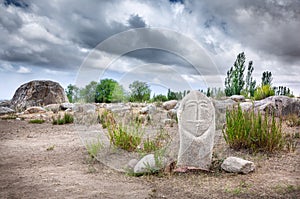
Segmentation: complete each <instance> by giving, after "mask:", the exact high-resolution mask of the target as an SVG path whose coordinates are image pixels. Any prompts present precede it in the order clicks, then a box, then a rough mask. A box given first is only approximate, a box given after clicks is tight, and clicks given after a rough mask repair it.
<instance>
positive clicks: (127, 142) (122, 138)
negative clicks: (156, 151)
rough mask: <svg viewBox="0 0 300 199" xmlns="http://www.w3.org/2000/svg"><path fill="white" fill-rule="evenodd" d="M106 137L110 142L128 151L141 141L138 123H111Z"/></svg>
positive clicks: (134, 148)
mask: <svg viewBox="0 0 300 199" xmlns="http://www.w3.org/2000/svg"><path fill="white" fill-rule="evenodd" d="M108 137H109V141H110V143H111V144H113V145H114V146H116V147H117V148H120V149H124V150H126V151H129V152H132V151H135V150H136V149H137V147H138V146H139V144H140V143H141V141H142V133H141V129H140V125H129V126H125V125H122V124H117V125H111V126H110V127H109V128H108Z"/></svg>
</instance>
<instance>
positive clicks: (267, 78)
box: [261, 71, 273, 86]
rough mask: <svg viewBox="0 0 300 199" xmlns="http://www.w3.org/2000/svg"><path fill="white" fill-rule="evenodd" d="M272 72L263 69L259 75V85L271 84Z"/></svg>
mask: <svg viewBox="0 0 300 199" xmlns="http://www.w3.org/2000/svg"><path fill="white" fill-rule="evenodd" d="M272 80H273V78H272V73H271V72H269V71H265V72H263V74H262V77H261V85H262V86H264V85H270V86H271V85H272Z"/></svg>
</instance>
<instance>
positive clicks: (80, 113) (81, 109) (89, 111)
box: [74, 103, 99, 126]
mask: <svg viewBox="0 0 300 199" xmlns="http://www.w3.org/2000/svg"><path fill="white" fill-rule="evenodd" d="M74 123H75V124H78V125H86V126H90V125H95V124H98V123H99V121H98V115H97V113H96V106H95V105H94V104H79V103H75V104H74Z"/></svg>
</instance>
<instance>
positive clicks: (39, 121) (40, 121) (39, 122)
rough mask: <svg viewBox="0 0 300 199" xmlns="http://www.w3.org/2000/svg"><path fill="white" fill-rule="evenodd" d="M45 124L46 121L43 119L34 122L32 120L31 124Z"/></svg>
mask: <svg viewBox="0 0 300 199" xmlns="http://www.w3.org/2000/svg"><path fill="white" fill-rule="evenodd" d="M44 122H45V120H43V119H33V120H30V121H29V123H31V124H43V123H44Z"/></svg>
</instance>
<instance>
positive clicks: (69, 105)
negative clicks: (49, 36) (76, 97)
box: [59, 103, 74, 111]
mask: <svg viewBox="0 0 300 199" xmlns="http://www.w3.org/2000/svg"><path fill="white" fill-rule="evenodd" d="M59 108H60V109H61V110H62V111H65V110H67V109H71V110H73V108H74V104H72V103H62V104H60V106H59Z"/></svg>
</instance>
